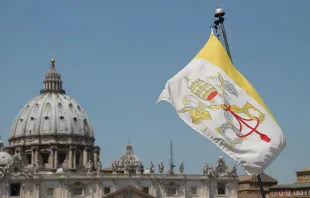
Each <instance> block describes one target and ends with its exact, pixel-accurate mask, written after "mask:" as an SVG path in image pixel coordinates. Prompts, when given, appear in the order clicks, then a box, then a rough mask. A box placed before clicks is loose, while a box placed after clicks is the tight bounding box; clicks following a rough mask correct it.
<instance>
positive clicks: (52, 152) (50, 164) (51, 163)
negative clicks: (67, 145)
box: [48, 148, 54, 168]
mask: <svg viewBox="0 0 310 198" xmlns="http://www.w3.org/2000/svg"><path fill="white" fill-rule="evenodd" d="M53 159H54V149H53V148H51V152H50V156H49V158H48V164H49V167H50V168H53V164H54V163H53V162H54V161H53Z"/></svg>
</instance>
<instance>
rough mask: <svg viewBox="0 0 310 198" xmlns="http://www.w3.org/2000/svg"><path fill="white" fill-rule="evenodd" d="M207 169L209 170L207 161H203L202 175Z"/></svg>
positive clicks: (206, 172)
mask: <svg viewBox="0 0 310 198" xmlns="http://www.w3.org/2000/svg"><path fill="white" fill-rule="evenodd" d="M208 170H209V166H208V163H207V162H205V164H204V166H203V170H202V172H203V174H204V175H208Z"/></svg>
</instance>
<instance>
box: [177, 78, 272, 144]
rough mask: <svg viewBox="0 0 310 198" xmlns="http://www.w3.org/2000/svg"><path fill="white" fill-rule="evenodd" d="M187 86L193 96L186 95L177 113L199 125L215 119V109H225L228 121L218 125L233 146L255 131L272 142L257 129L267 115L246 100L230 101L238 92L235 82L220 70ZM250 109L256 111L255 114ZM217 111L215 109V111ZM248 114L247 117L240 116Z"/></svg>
mask: <svg viewBox="0 0 310 198" xmlns="http://www.w3.org/2000/svg"><path fill="white" fill-rule="evenodd" d="M184 79H185V80H186V81H187V88H188V89H189V90H190V92H191V93H192V94H193V95H188V96H185V97H184V98H183V104H184V108H182V109H180V110H178V113H189V115H190V117H191V120H192V123H193V124H199V123H200V122H202V121H204V120H206V121H208V120H212V116H211V114H212V112H214V111H219V110H221V111H223V114H222V115H223V116H224V118H225V120H226V121H225V122H224V123H222V124H221V125H220V126H218V127H216V128H215V130H216V131H217V132H218V133H220V134H221V135H222V136H223V137H224V138H225V139H226V140H227V141H228V142H229V143H230V144H231V146H232V147H234V146H235V145H236V144H241V143H242V142H243V141H244V140H246V139H247V136H249V135H251V134H252V133H256V134H258V135H259V136H260V138H261V139H262V140H263V141H265V142H270V138H269V137H268V136H267V135H266V134H263V133H261V132H259V131H258V128H259V125H260V124H261V123H262V122H264V121H265V115H264V114H263V113H262V112H261V111H260V110H259V109H258V108H256V107H255V106H253V105H252V104H250V103H249V102H246V103H245V104H244V105H243V106H242V107H239V106H237V105H234V104H231V103H230V101H231V99H232V97H238V92H237V89H236V87H235V85H234V84H233V83H230V82H228V81H226V80H224V79H223V77H222V75H221V73H218V74H217V76H209V77H207V78H206V80H205V81H204V80H201V79H195V80H192V79H189V78H188V77H186V76H185V77H184ZM250 110H251V111H254V112H256V113H255V115H253V114H252V113H251V112H250ZM214 113H216V112H214ZM242 114H243V116H244V115H245V116H246V118H244V117H241V116H242ZM228 131H232V132H233V133H234V134H235V136H234V137H232V136H229V135H228Z"/></svg>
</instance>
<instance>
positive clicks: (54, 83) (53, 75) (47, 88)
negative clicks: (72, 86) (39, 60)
mask: <svg viewBox="0 0 310 198" xmlns="http://www.w3.org/2000/svg"><path fill="white" fill-rule="evenodd" d="M43 83H44V88H43V89H42V90H41V92H40V93H41V94H42V93H47V92H54V93H55V92H56V93H62V94H65V93H66V92H65V90H63V89H62V80H61V75H60V74H59V73H57V72H56V68H55V58H54V57H52V59H51V67H50V71H49V72H48V73H47V74H46V76H45V79H44V82H43Z"/></svg>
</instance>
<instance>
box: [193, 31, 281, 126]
mask: <svg viewBox="0 0 310 198" xmlns="http://www.w3.org/2000/svg"><path fill="white" fill-rule="evenodd" d="M195 58H201V59H204V60H206V61H208V62H210V63H212V64H214V65H216V66H217V67H219V68H221V69H222V70H223V71H224V72H225V73H226V74H227V75H228V76H229V77H230V78H231V79H232V80H234V81H235V83H236V84H237V85H238V86H239V87H240V88H241V89H243V90H244V91H245V92H246V93H247V94H248V95H249V96H251V97H252V98H253V99H254V100H256V101H257V102H258V103H259V104H260V105H261V106H262V107H263V108H264V109H265V110H266V111H267V112H268V113H269V115H270V116H271V117H272V118H273V119H274V120H275V118H274V117H273V115H272V113H271V112H270V111H269V109H268V107H267V106H266V105H265V103H264V101H263V100H262V99H261V97H260V96H259V95H258V93H257V92H256V90H255V89H254V87H253V86H252V85H251V83H250V82H249V81H248V80H247V79H246V78H245V77H244V76H243V75H242V74H241V73H240V72H239V71H238V70H237V69H236V68H235V67H234V66H233V64H232V62H231V60H230V58H229V56H228V54H227V52H226V50H225V48H224V47H223V45H222V44H221V43H220V41H219V40H218V39H217V38H216V37H215V36H214V35H213V34H211V36H210V38H209V40H208V42H207V43H206V45H205V46H204V47H203V48H202V49H201V50H200V52H199V53H198V54H197V55H196V57H195ZM195 58H194V59H195ZM275 121H276V120H275Z"/></svg>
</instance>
